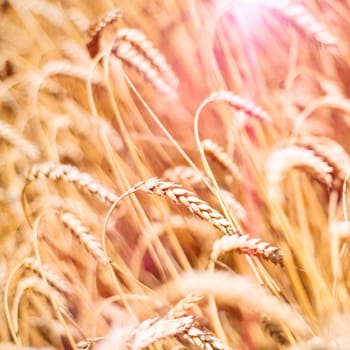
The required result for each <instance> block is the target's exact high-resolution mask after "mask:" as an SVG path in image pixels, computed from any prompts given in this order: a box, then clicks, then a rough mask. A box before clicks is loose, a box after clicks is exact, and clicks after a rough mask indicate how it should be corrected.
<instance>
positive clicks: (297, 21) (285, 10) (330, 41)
mask: <svg viewBox="0 0 350 350" xmlns="http://www.w3.org/2000/svg"><path fill="white" fill-rule="evenodd" d="M273 10H275V11H276V12H277V13H278V14H279V15H280V16H281V17H282V18H283V19H285V20H286V21H287V22H288V23H289V24H290V25H291V26H293V27H294V28H295V29H296V30H297V31H299V32H300V33H301V34H303V35H304V36H306V37H307V38H309V39H311V40H313V41H314V42H316V43H318V44H321V45H322V46H323V47H325V48H328V49H329V50H330V51H333V52H334V51H335V49H336V48H337V41H336V38H335V37H334V36H333V35H332V34H331V33H329V32H328V31H327V29H326V28H325V27H324V26H323V24H322V23H320V22H319V21H318V20H317V19H316V18H315V17H314V16H313V15H312V14H311V13H310V12H309V11H308V10H307V9H306V7H305V6H304V5H303V4H299V3H295V2H294V1H290V0H284V1H279V2H277V3H276V4H274V7H273Z"/></svg>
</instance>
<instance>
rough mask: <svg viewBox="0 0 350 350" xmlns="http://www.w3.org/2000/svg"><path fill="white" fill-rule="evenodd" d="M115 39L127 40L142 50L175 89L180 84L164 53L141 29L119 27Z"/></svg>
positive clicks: (141, 52)
mask: <svg viewBox="0 0 350 350" xmlns="http://www.w3.org/2000/svg"><path fill="white" fill-rule="evenodd" d="M115 41H116V42H117V41H126V42H128V43H130V44H131V45H132V46H133V47H134V48H135V49H136V50H138V51H139V52H140V54H142V55H143V56H144V57H145V58H146V59H147V60H149V62H150V63H151V64H152V66H153V67H154V68H155V69H156V70H158V71H159V73H160V75H161V76H162V77H163V78H164V80H165V81H166V82H167V83H168V84H169V85H170V86H171V87H173V88H174V89H175V88H176V87H177V85H178V82H179V81H178V79H177V77H176V75H175V73H174V72H173V70H172V69H171V68H170V66H169V64H168V63H167V62H166V60H165V58H164V56H163V55H162V53H161V52H160V51H159V50H158V49H156V48H155V47H154V46H153V43H152V42H151V41H150V40H148V39H147V38H146V35H145V34H144V33H142V32H141V31H140V30H137V29H132V28H122V29H119V30H118V32H117V34H116V36H115Z"/></svg>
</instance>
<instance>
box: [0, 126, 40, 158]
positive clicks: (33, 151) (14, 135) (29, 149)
mask: <svg viewBox="0 0 350 350" xmlns="http://www.w3.org/2000/svg"><path fill="white" fill-rule="evenodd" d="M0 138H2V139H4V140H5V141H7V142H9V143H11V144H12V145H14V146H15V147H17V148H18V149H19V150H20V151H22V152H23V153H24V154H25V155H26V156H27V157H28V158H30V159H32V160H36V159H38V158H39V157H40V151H39V149H38V147H37V146H35V145H34V144H33V143H31V142H29V141H27V140H26V139H25V138H24V137H23V136H22V135H20V133H19V132H18V131H17V130H16V129H15V128H14V127H13V126H11V125H9V124H7V123H6V122H4V121H3V120H0Z"/></svg>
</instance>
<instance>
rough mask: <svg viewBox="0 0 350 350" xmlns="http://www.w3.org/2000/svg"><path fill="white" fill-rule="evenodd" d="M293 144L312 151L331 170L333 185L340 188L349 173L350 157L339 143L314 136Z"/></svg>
mask: <svg viewBox="0 0 350 350" xmlns="http://www.w3.org/2000/svg"><path fill="white" fill-rule="evenodd" d="M295 143H296V145H298V146H301V147H305V148H307V149H310V150H312V151H313V152H314V153H315V154H316V156H318V157H320V158H322V159H323V160H324V161H325V162H326V163H327V164H329V165H330V166H331V167H332V169H333V171H332V175H333V177H334V180H333V184H334V185H335V186H341V184H342V182H343V181H344V180H345V177H346V175H347V173H348V172H349V171H350V156H349V154H348V153H347V152H346V151H345V150H344V148H343V147H342V146H341V145H340V144H339V143H337V142H335V141H334V140H332V139H329V138H327V137H315V136H305V137H299V138H298V139H297V140H296V142H295Z"/></svg>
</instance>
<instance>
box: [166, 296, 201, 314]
mask: <svg viewBox="0 0 350 350" xmlns="http://www.w3.org/2000/svg"><path fill="white" fill-rule="evenodd" d="M202 299H203V295H201V294H200V293H190V294H188V295H186V296H185V297H184V298H183V299H181V300H180V301H179V302H178V303H177V304H176V305H175V306H174V307H173V308H172V309H170V310H169V312H168V313H167V315H166V318H168V319H171V318H179V317H184V316H186V315H187V312H188V310H190V309H192V308H193V307H194V306H196V305H198V303H199V302H200V301H201V300H202Z"/></svg>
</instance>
